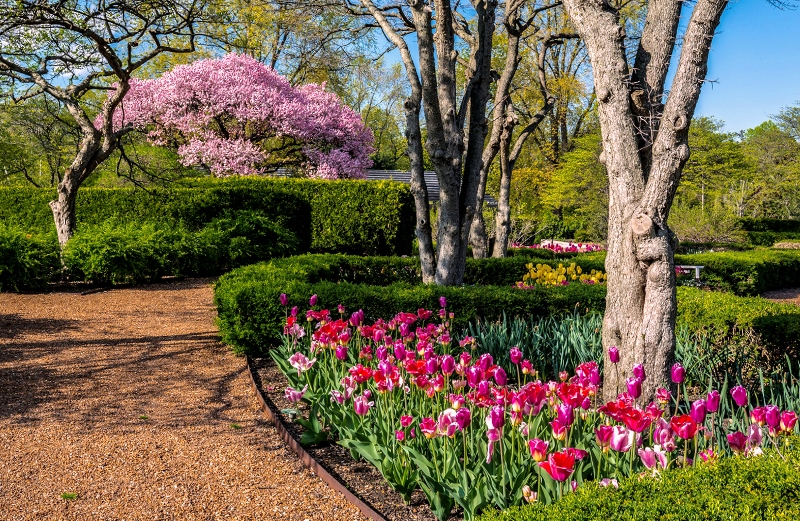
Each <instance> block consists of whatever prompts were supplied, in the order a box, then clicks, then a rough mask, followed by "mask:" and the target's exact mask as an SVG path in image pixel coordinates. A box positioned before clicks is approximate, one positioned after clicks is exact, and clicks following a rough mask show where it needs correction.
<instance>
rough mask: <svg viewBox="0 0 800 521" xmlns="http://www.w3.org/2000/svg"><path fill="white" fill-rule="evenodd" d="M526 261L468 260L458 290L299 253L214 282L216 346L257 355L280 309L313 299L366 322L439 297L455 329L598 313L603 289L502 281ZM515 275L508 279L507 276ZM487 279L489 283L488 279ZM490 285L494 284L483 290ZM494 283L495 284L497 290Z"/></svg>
mask: <svg viewBox="0 0 800 521" xmlns="http://www.w3.org/2000/svg"><path fill="white" fill-rule="evenodd" d="M524 261H525V259H517V260H516V261H514V260H513V259H483V260H470V262H468V265H467V266H468V268H467V276H466V283H467V284H478V285H477V286H469V285H465V286H462V287H441V286H425V285H421V284H420V283H419V282H420V277H419V264H418V261H417V260H416V259H412V258H406V259H403V258H396V257H395V258H387V257H352V256H343V255H302V256H298V257H291V258H287V259H276V260H273V261H271V262H269V263H260V264H256V265H253V266H246V267H244V268H240V269H237V270H234V271H232V272H230V273H228V274H225V275H223V276H222V277H220V279H219V281H218V282H217V284H216V287H215V294H214V301H215V304H216V306H217V311H218V315H219V319H218V320H219V326H220V332H221V334H222V338H223V341H224V342H225V343H227V344H229V345H231V346H232V347H233V349H234V350H235V351H237V352H240V353H241V352H248V353H252V354H256V353H258V352H261V351H263V350H265V349H267V348H268V347H269V346H271V345H274V344H275V343H276V342H277V341H278V340H279V338H280V337H279V335H280V332H281V329H282V324H283V322H284V319H285V315H286V312H287V309H286V308H283V307H282V306H280V304H279V296H280V294H281V293H286V294H287V295H288V297H289V306H288V307H292V306H298V307H300V309H302V310H305V309H307V307H308V298H309V296H310V295H312V294H316V295H317V296H318V298H319V301H318V302H319V303H318V305H319V306H322V307H326V308H328V309H331V310H335V308H336V306H337V305H338V304H343V305H344V306H345V307H346V308H347V309H348V310H349V311H355V310H357V309H363V310H364V312H365V313H366V315H367V318H368V319H372V320H374V319H377V318H379V317H383V318H387V317H391V316H394V315H395V314H396V313H398V312H399V311H410V310H417V309H419V308H428V309H432V308H435V307H437V306H438V298H439V297H440V296H442V295H443V296H445V297H446V298H447V302H448V309H449V310H450V311H452V312H453V313H455V319H454V325H455V327H456V329H460V328H463V327H465V326H466V325H467V323H468V322H470V321H472V320H474V319H476V318H478V317H480V318H485V319H490V320H494V319H498V318H500V317H501V316H502V315H503V314H504V313H505V314H506V315H508V316H528V315H534V316H544V315H549V314H557V313H563V312H567V311H571V310H573V309H574V308H575V307H576V306H579V307H580V308H581V309H591V310H602V309H603V307H604V305H605V288H604V287H602V286H590V285H585V284H570V285H569V286H566V287H557V288H544V287H539V288H535V289H531V290H519V289H515V288H512V287H511V285H510V284H508V283H507V282H508V280H512V279H516V280H519V279H520V278H521V275H522V273H523V272H524ZM512 273H514V274H515V275H514V277H512V276H511V274H512ZM493 275H494V278H492V276H493ZM485 284H494V285H485ZM498 284H499V285H498Z"/></svg>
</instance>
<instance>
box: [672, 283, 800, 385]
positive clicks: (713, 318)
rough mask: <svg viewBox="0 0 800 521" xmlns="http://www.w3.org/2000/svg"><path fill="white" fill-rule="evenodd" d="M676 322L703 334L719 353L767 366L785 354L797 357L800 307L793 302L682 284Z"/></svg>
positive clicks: (777, 361) (798, 351)
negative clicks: (784, 302)
mask: <svg viewBox="0 0 800 521" xmlns="http://www.w3.org/2000/svg"><path fill="white" fill-rule="evenodd" d="M678 324H679V325H685V326H686V327H688V328H689V329H690V330H691V331H694V332H696V333H698V334H701V335H704V336H705V337H706V338H707V340H708V341H709V343H710V344H711V346H712V348H713V351H714V352H715V353H716V354H717V355H718V356H728V357H738V358H742V359H743V360H752V361H755V362H756V363H755V364H754V365H757V366H759V367H767V368H768V367H770V366H772V365H776V364H780V363H783V361H784V357H785V356H787V355H788V356H789V357H790V358H792V359H794V360H798V359H800V307H798V306H795V305H794V304H782V303H778V302H772V301H769V300H766V299H763V298H761V297H737V296H734V295H731V294H730V293H722V292H717V291H702V290H699V289H695V288H685V287H682V288H678ZM744 370H746V368H744ZM750 376H753V375H750Z"/></svg>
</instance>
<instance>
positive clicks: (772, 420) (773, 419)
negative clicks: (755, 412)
mask: <svg viewBox="0 0 800 521" xmlns="http://www.w3.org/2000/svg"><path fill="white" fill-rule="evenodd" d="M764 418H765V419H766V421H767V425H769V427H770V428H771V429H777V428H778V427H779V426H780V424H781V410H780V409H779V408H778V407H776V406H774V405H767V406H766V407H764Z"/></svg>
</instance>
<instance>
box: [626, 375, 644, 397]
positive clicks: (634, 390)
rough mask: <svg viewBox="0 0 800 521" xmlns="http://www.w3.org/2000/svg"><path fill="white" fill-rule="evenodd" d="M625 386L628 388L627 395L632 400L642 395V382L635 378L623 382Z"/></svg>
mask: <svg viewBox="0 0 800 521" xmlns="http://www.w3.org/2000/svg"><path fill="white" fill-rule="evenodd" d="M625 385H626V386H627V387H628V394H630V395H631V396H632V397H633V399H634V400H635V399H637V398H638V397H640V396H641V395H642V381H641V380H640V379H638V378H636V377H635V376H632V377H630V378H628V379H627V380H625Z"/></svg>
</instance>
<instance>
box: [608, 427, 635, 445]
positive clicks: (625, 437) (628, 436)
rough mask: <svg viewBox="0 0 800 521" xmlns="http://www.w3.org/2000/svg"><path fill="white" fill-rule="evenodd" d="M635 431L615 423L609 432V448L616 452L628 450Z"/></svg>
mask: <svg viewBox="0 0 800 521" xmlns="http://www.w3.org/2000/svg"><path fill="white" fill-rule="evenodd" d="M635 436H636V433H635V432H633V431H632V430H629V429H626V428H625V427H623V426H622V425H616V426H614V428H613V431H612V433H611V448H612V449H614V450H615V451H617V452H628V451H629V450H631V447H632V446H633V439H634V437H635Z"/></svg>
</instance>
